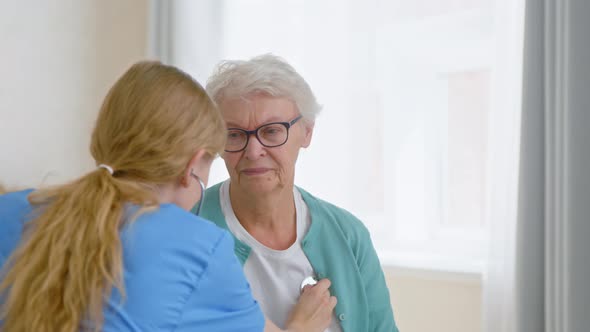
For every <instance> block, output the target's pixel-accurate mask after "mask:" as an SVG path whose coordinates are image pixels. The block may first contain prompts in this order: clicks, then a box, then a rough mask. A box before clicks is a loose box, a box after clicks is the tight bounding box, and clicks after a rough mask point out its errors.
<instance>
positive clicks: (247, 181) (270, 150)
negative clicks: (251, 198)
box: [219, 94, 313, 194]
mask: <svg viewBox="0 0 590 332" xmlns="http://www.w3.org/2000/svg"><path fill="white" fill-rule="evenodd" d="M219 108H220V109H221V113H222V115H223V118H224V120H225V122H226V125H227V127H228V128H240V129H244V130H255V129H257V128H258V127H260V126H262V125H265V124H268V123H271V122H290V121H292V120H293V119H295V118H297V117H298V116H299V115H300V114H299V112H298V110H297V107H296V106H295V104H294V103H293V102H292V101H290V100H288V99H286V98H278V97H271V96H267V95H263V94H255V95H252V96H249V97H248V98H247V99H245V98H241V99H230V100H225V101H223V102H222V103H221V104H220V105H219ZM312 132H313V125H312V124H309V123H307V121H305V120H303V119H301V120H299V121H297V122H296V123H295V124H293V126H291V128H290V129H289V136H288V140H287V142H286V143H285V144H283V145H281V146H277V147H265V146H264V145H262V144H261V143H260V142H259V141H258V140H257V139H256V136H255V135H251V136H250V137H249V141H248V145H247V146H246V148H245V149H244V150H243V151H240V152H225V153H224V154H223V159H224V160H225V165H226V167H227V170H228V172H229V176H230V178H231V184H232V187H233V186H237V187H239V189H240V190H243V191H245V192H248V193H252V194H264V193H271V192H273V191H276V190H280V189H282V188H285V187H288V188H291V187H292V186H293V180H294V177H295V162H296V161H297V156H298V155H299V149H300V148H302V147H308V146H309V143H310V142H311V136H312Z"/></svg>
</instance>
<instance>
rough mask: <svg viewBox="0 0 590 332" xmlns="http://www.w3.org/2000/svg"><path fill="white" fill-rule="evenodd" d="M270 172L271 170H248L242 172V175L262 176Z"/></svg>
mask: <svg viewBox="0 0 590 332" xmlns="http://www.w3.org/2000/svg"><path fill="white" fill-rule="evenodd" d="M268 171H270V168H246V169H243V170H242V173H243V174H246V175H262V174H264V173H266V172H268Z"/></svg>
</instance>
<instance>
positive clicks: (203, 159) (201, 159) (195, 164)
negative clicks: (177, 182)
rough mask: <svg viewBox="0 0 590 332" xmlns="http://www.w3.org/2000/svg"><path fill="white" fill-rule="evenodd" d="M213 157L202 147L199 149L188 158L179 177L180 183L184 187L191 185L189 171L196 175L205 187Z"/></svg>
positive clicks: (191, 179) (192, 179)
mask: <svg viewBox="0 0 590 332" xmlns="http://www.w3.org/2000/svg"><path fill="white" fill-rule="evenodd" d="M213 159H214V157H213V156H212V155H211V154H210V153H209V152H207V151H205V150H204V149H199V150H197V152H196V153H195V154H194V155H193V157H192V158H191V159H190V160H189V162H188V164H187V165H186V168H185V170H184V173H183V175H182V178H181V185H182V186H183V187H185V188H187V187H189V186H190V185H191V181H194V178H193V177H192V175H191V173H193V174H194V175H196V176H198V177H199V178H200V179H201V181H203V183H204V184H205V187H207V181H208V180H209V170H210V169H211V164H212V163H213Z"/></svg>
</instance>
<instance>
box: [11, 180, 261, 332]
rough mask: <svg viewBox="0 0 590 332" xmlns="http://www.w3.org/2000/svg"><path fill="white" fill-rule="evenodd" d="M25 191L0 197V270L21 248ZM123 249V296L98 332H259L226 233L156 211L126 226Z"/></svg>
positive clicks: (172, 209)
mask: <svg viewBox="0 0 590 332" xmlns="http://www.w3.org/2000/svg"><path fill="white" fill-rule="evenodd" d="M30 192H31V190H27V191H21V192H14V193H9V194H4V195H0V266H3V265H4V264H5V262H6V260H7V259H8V257H9V256H10V255H11V253H12V252H13V251H14V249H15V248H16V246H17V245H18V243H19V241H20V237H21V233H22V231H23V225H24V224H25V223H26V222H27V220H28V218H29V215H30V213H31V211H32V207H31V205H30V204H29V203H28V201H27V195H28V194H29V193H30ZM80 222H83V220H81V221H80ZM121 244H122V246H123V267H124V275H123V276H124V286H125V292H126V297H125V299H124V300H123V299H122V298H121V294H119V292H118V291H117V290H116V289H114V290H113V292H112V294H111V296H110V298H109V299H108V300H107V301H106V303H105V308H104V326H103V331H107V332H110V331H175V332H182V331H246V332H248V331H253V332H254V331H256V332H259V331H263V330H264V316H263V314H262V312H261V310H260V307H259V306H258V303H257V302H256V301H255V300H254V299H253V297H252V294H251V292H250V286H249V284H248V282H247V281H246V278H245V277H244V273H243V271H242V266H241V264H240V263H239V261H238V259H237V258H236V257H235V255H234V242H233V238H232V236H231V235H230V234H229V233H228V232H227V231H224V230H222V229H220V228H218V227H217V226H215V225H213V224H212V223H211V222H209V221H207V220H205V219H202V218H199V217H197V216H195V215H193V214H191V213H189V212H187V211H185V210H183V209H181V208H179V207H178V206H176V205H174V204H162V205H160V208H159V209H158V210H156V211H153V212H148V213H145V214H142V215H141V216H140V217H139V218H137V219H136V221H135V222H133V223H131V224H129V225H127V226H125V227H124V228H123V229H122V230H121ZM1 326H2V323H1V322H0V327H1Z"/></svg>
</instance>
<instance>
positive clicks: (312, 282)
mask: <svg viewBox="0 0 590 332" xmlns="http://www.w3.org/2000/svg"><path fill="white" fill-rule="evenodd" d="M317 283H318V281H317V280H316V278H314V277H312V276H309V277H307V278H305V279H303V281H302V282H301V291H302V292H303V288H305V286H307V285H310V286H313V285H315V284H317Z"/></svg>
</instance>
